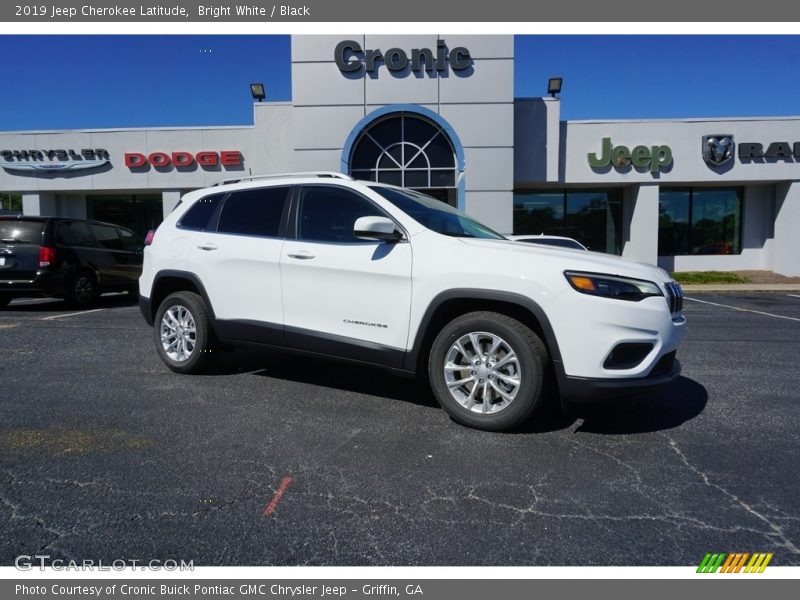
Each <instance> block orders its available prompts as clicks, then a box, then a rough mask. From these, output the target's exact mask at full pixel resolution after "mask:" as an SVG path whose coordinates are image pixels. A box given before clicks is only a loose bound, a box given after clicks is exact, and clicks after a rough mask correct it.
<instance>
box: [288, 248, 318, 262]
mask: <svg viewBox="0 0 800 600" xmlns="http://www.w3.org/2000/svg"><path fill="white" fill-rule="evenodd" d="M289 258H298V259H300V260H308V259H310V258H314V255H313V254H311V252H307V251H305V250H300V251H298V252H289Z"/></svg>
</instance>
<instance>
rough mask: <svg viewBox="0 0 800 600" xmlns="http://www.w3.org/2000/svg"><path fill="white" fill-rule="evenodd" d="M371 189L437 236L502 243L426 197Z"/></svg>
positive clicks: (473, 222)
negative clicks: (438, 234)
mask: <svg viewBox="0 0 800 600" xmlns="http://www.w3.org/2000/svg"><path fill="white" fill-rule="evenodd" d="M370 189H371V190H373V191H375V192H377V193H379V194H380V195H381V196H383V197H384V198H386V199H387V200H388V201H389V202H391V203H392V204H394V205H395V206H396V207H397V208H399V209H400V210H402V211H403V212H404V213H406V214H407V215H408V216H409V217H411V218H412V219H414V220H415V221H416V222H417V223H419V224H420V225H422V226H424V227H427V228H428V229H430V230H432V231H435V232H436V233H440V234H442V235H448V236H451V237H468V238H482V239H489V240H503V239H505V238H504V237H503V236H502V235H500V234H499V233H497V232H496V231H492V230H491V229H489V228H488V227H487V226H486V225H484V224H483V223H480V222H478V221H476V220H475V219H473V218H472V217H469V216H467V215H466V214H464V213H462V212H461V211H460V210H457V209H455V208H453V207H452V206H450V205H448V204H445V203H444V202H441V201H440V200H436V199H435V198H431V197H430V196H426V195H425V194H420V193H419V192H414V191H412V190H400V189H395V188H387V187H380V186H372V187H370Z"/></svg>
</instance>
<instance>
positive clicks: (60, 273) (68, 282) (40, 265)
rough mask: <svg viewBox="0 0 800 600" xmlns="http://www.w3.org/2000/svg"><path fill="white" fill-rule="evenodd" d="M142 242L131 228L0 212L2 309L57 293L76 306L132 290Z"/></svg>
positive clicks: (135, 281)
mask: <svg viewBox="0 0 800 600" xmlns="http://www.w3.org/2000/svg"><path fill="white" fill-rule="evenodd" d="M143 250H144V242H143V241H142V240H141V239H139V237H138V236H137V235H136V234H135V233H133V232H132V231H131V230H129V229H125V228H124V227H120V226H119V225H112V224H110V223H102V222H99V221H86V220H81V219H69V218H64V217H29V216H22V215H17V216H0V308H4V307H5V306H7V305H8V303H9V302H11V300H13V299H14V298H20V297H38V296H55V297H59V298H65V299H67V300H69V301H70V303H72V304H73V305H74V306H76V307H86V306H89V305H91V304H92V303H93V302H94V301H95V299H96V298H97V296H98V295H100V294H102V293H105V292H123V291H128V292H131V293H136V292H137V291H138V287H139V281H138V280H139V275H140V274H141V272H142V258H143V256H144V255H143Z"/></svg>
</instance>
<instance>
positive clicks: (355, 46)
mask: <svg viewBox="0 0 800 600" xmlns="http://www.w3.org/2000/svg"><path fill="white" fill-rule="evenodd" d="M333 58H334V60H335V61H336V66H337V67H339V70H340V71H341V72H342V73H358V72H360V71H364V72H366V73H375V72H376V71H377V70H378V67H380V63H383V64H384V65H386V68H387V69H389V71H394V72H397V71H403V70H404V69H405V68H406V67H408V65H409V64H410V65H411V70H412V71H413V72H415V73H419V72H421V71H423V70H425V71H426V72H428V73H432V72H433V71H437V72H442V71H447V66H448V65H450V68H452V69H453V70H454V71H463V70H464V69H466V68H468V67H469V66H470V65H472V57H471V56H470V54H469V50H467V49H466V48H464V47H463V46H458V47H456V48H453V49H452V50H450V51H449V52H448V50H447V42H445V41H444V40H439V41H437V42H436V53H435V54H434V52H433V50H430V49H429V48H414V49H412V50H411V57H410V58H409V55H408V53H407V52H406V51H405V50H402V49H400V48H389V49H388V50H386V52H381V51H380V50H363V49H362V48H361V44H359V43H358V42H356V41H354V40H344V41H342V42H339V43H338V44H336V49H335V50H334V51H333Z"/></svg>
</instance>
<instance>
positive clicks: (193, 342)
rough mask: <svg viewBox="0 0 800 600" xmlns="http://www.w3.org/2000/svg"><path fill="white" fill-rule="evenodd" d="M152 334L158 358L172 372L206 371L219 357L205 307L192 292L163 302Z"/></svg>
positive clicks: (174, 296) (177, 295) (171, 296)
mask: <svg viewBox="0 0 800 600" xmlns="http://www.w3.org/2000/svg"><path fill="white" fill-rule="evenodd" d="M153 334H154V341H155V344H156V351H157V352H158V356H159V357H160V358H161V360H162V361H163V362H164V364H165V365H167V366H168V367H169V368H170V369H172V370H173V371H175V372H176V373H186V374H194V373H203V372H206V371H208V370H210V369H211V367H212V365H213V364H214V362H215V360H216V358H217V356H218V354H219V348H218V345H217V341H216V338H215V336H214V330H213V328H212V327H211V319H210V317H209V311H208V307H207V306H206V303H205V301H204V300H203V298H202V297H201V296H199V295H198V294H195V293H194V292H175V293H174V294H170V295H169V296H167V297H166V298H165V299H164V301H163V302H162V303H161V305H160V306H159V307H158V311H157V312H156V318H155V322H154V325H153Z"/></svg>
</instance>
